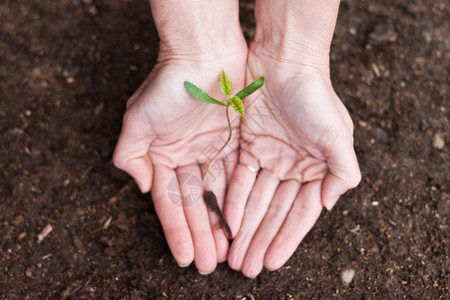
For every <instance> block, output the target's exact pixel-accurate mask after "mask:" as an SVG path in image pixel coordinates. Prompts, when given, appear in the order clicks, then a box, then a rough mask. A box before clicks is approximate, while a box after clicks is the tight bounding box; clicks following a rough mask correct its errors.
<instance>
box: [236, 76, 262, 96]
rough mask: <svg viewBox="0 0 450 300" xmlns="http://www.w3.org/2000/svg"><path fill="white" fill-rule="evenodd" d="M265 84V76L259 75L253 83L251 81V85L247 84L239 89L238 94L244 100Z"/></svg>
mask: <svg viewBox="0 0 450 300" xmlns="http://www.w3.org/2000/svg"><path fill="white" fill-rule="evenodd" d="M263 85H264V77H259V78H258V79H256V80H255V81H253V82H252V83H250V85H249V86H247V87H246V88H245V89H243V90H241V91H239V93H237V94H236V96H238V97H239V98H240V99H241V100H244V98H245V97H248V96H249V95H251V94H253V93H254V92H255V91H256V90H257V89H259V88H260V87H262V86H263Z"/></svg>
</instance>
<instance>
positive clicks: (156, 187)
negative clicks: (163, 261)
mask: <svg viewBox="0 0 450 300" xmlns="http://www.w3.org/2000/svg"><path fill="white" fill-rule="evenodd" d="M154 168H155V176H154V179H153V188H152V198H153V203H154V205H155V210H156V213H157V214H158V217H159V220H160V222H161V225H162V227H163V230H164V234H165V236H166V240H167V243H168V244H169V248H170V251H172V255H173V257H174V258H175V260H176V261H177V263H178V264H179V265H180V266H187V265H189V264H190V263H191V262H192V261H193V260H194V244H193V241H192V237H191V231H190V230H189V227H188V224H187V221H186V218H185V216H184V210H183V206H182V205H180V203H181V193H180V190H179V186H178V182H177V177H176V173H175V171H174V170H172V169H169V168H167V167H164V166H161V165H155V166H154ZM169 193H170V194H169ZM177 199H179V201H177ZM177 203H178V204H177Z"/></svg>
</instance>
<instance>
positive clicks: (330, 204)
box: [325, 195, 339, 211]
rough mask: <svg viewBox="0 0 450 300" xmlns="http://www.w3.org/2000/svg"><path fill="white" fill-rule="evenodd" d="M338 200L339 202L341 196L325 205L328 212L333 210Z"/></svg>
mask: <svg viewBox="0 0 450 300" xmlns="http://www.w3.org/2000/svg"><path fill="white" fill-rule="evenodd" d="M338 200H339V195H338V196H335V197H334V198H331V200H330V201H328V203H327V204H325V208H326V209H327V210H328V211H330V210H331V209H332V208H333V206H334V205H335V204H336V202H337V201H338Z"/></svg>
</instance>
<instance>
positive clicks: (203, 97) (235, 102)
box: [184, 70, 264, 239]
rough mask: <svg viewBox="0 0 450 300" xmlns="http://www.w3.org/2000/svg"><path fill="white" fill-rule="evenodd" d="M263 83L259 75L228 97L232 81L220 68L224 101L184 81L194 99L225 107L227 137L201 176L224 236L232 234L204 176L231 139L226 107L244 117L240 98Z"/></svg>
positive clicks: (205, 197)
mask: <svg viewBox="0 0 450 300" xmlns="http://www.w3.org/2000/svg"><path fill="white" fill-rule="evenodd" d="M263 84H264V78H263V77H260V78H259V79H257V80H255V81H253V82H252V83H251V84H250V85H249V86H247V87H246V88H244V89H243V90H241V91H239V92H238V93H237V94H236V95H234V96H233V97H228V96H230V95H232V94H233V83H232V82H231V80H230V79H229V78H228V76H227V75H226V74H225V72H224V71H223V70H222V76H221V79H220V88H221V89H222V93H223V94H224V95H225V96H226V97H227V99H226V101H225V102H220V101H219V100H216V99H214V98H212V97H211V96H209V95H208V94H207V93H206V92H204V91H202V90H201V89H200V88H198V87H197V86H195V85H194V84H192V83H190V82H188V81H185V82H184V86H185V87H186V90H187V91H188V92H189V93H190V94H191V95H192V96H193V97H194V98H196V99H198V100H200V101H203V102H205V103H210V104H216V105H220V106H225V109H226V116H227V122H228V139H227V141H226V142H225V144H224V145H223V146H222V148H220V149H219V151H217V153H216V154H215V155H214V157H213V158H212V160H211V162H210V163H209V165H208V168H207V169H206V172H205V176H204V177H203V199H204V200H205V203H206V206H208V208H209V210H210V211H212V212H213V213H215V214H216V215H217V217H218V219H219V220H218V224H217V226H218V228H223V229H224V231H225V234H226V236H227V237H228V238H229V239H231V238H232V234H231V230H230V227H229V226H228V223H227V221H226V220H225V217H224V216H223V214H222V212H221V211H220V208H219V205H218V203H217V198H216V195H215V194H214V193H213V192H212V191H209V190H207V189H206V178H207V177H208V174H209V173H210V171H211V167H212V166H213V165H214V163H215V162H216V160H217V158H218V157H219V155H220V153H221V152H222V151H223V150H224V149H225V147H226V146H227V145H228V143H229V142H230V140H231V124H230V116H229V114H228V107H230V106H231V107H233V108H234V110H235V111H236V112H237V113H238V114H239V115H240V116H241V117H242V118H243V119H245V113H244V103H243V102H242V100H244V98H246V97H247V96H249V95H251V94H253V93H254V92H255V91H256V90H258V89H259V88H260V87H262V86H263Z"/></svg>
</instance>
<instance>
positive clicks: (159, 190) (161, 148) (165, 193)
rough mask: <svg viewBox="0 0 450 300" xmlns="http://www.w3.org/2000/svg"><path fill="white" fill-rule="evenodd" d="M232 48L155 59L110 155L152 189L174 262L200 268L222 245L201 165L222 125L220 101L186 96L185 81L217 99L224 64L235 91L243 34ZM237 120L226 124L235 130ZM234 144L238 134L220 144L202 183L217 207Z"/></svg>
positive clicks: (215, 258) (219, 139)
mask: <svg viewBox="0 0 450 300" xmlns="http://www.w3.org/2000/svg"><path fill="white" fill-rule="evenodd" d="M232 48H233V50H232V51H231V52H230V51H228V50H227V52H226V53H225V54H224V55H221V56H218V55H211V57H210V59H202V60H197V61H196V60H195V58H194V59H193V60H191V59H187V58H183V57H179V56H177V57H176V58H171V59H167V60H164V61H162V62H159V63H158V64H157V65H156V66H155V68H154V69H153V71H152V72H151V73H150V75H149V76H148V78H147V79H146V80H145V82H144V83H143V84H142V85H141V87H140V88H139V89H138V90H137V91H136V92H135V94H134V95H133V96H132V97H131V98H130V99H129V101H128V103H127V111H126V113H125V116H124V120H123V127H122V132H121V134H120V138H119V141H118V143H117V146H116V149H115V153H114V163H115V164H116V166H117V167H119V168H120V169H122V170H124V171H126V172H128V173H129V174H130V175H131V176H132V177H133V178H134V179H135V181H136V182H137V184H138V185H139V187H140V189H141V190H142V192H148V191H149V190H150V188H151V194H152V198H153V202H154V205H155V209H156V212H157V214H158V217H159V219H160V221H161V224H162V227H163V230H164V233H165V236H166V239H167V242H168V244H169V247H170V249H171V251H172V254H173V256H174V258H175V260H176V261H177V262H178V264H179V265H180V266H186V265H189V264H190V263H191V262H192V261H193V260H195V264H196V267H197V269H198V270H199V271H200V272H202V273H208V272H211V271H213V270H214V269H215V267H216V264H217V262H223V261H225V260H226V256H227V251H228V240H227V238H226V237H225V235H224V233H223V231H222V230H221V229H217V228H216V226H215V223H216V222H217V220H216V217H215V216H214V215H213V214H210V212H209V211H208V209H207V207H206V206H205V203H204V201H203V199H201V198H202V186H201V181H202V170H201V165H202V164H203V166H206V164H207V163H208V160H209V159H211V157H212V155H214V154H215V152H216V151H217V150H218V149H219V148H220V147H221V146H222V144H223V143H224V140H225V139H226V138H227V134H228V127H227V121H226V116H225V109H224V107H221V106H217V105H212V104H206V103H203V102H201V101H199V100H197V99H195V98H193V97H192V96H191V95H190V94H189V93H188V92H187V91H186V89H185V87H184V81H190V82H192V83H194V84H195V85H197V86H198V87H200V88H201V89H203V90H204V91H206V92H207V93H208V94H210V95H211V96H212V97H214V98H216V99H218V100H221V101H223V99H224V96H223V95H222V94H221V91H220V86H219V82H220V75H221V70H222V68H223V69H224V70H225V72H226V73H227V74H228V76H229V78H230V79H231V80H232V82H233V83H234V85H235V90H240V89H242V88H243V84H244V80H245V63H246V58H247V46H246V45H245V41H244V40H243V39H242V43H241V44H234V45H233V47H232ZM231 113H232V114H234V112H231ZM236 116H237V114H236ZM236 116H234V115H233V119H237V118H236ZM238 125H239V123H238V122H234V123H233V126H234V129H236V130H234V131H235V132H237V127H238ZM236 148H237V139H236V138H233V139H232V143H230V145H229V147H227V149H225V150H226V154H227V155H225V156H224V157H223V158H222V159H220V160H218V162H217V163H216V164H215V166H214V167H213V169H212V173H213V174H212V175H214V176H211V175H210V176H209V180H208V182H207V185H208V187H209V188H210V189H211V190H212V191H214V192H215V194H216V196H217V200H218V202H219V205H220V206H222V203H223V200H224V197H225V192H226V186H227V176H226V175H227V174H228V175H231V172H232V170H233V168H234V163H235V161H236V158H235V157H234V156H236V152H235V151H234V150H236ZM183 174H187V176H185V175H183ZM169 185H170V187H169ZM192 185H193V186H192ZM169 194H171V196H172V198H171V197H170V195H169ZM180 194H181V197H180ZM178 200H179V201H180V202H182V203H177V201H178Z"/></svg>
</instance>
